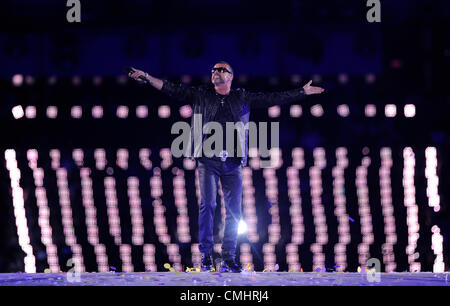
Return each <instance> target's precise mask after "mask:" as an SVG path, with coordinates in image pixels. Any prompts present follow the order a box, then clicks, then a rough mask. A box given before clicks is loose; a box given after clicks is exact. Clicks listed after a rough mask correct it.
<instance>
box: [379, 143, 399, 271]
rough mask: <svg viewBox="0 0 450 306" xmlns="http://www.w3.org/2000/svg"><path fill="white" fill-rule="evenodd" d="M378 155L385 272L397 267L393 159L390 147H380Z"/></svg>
mask: <svg viewBox="0 0 450 306" xmlns="http://www.w3.org/2000/svg"><path fill="white" fill-rule="evenodd" d="M380 157H381V167H380V172H379V174H380V197H381V207H382V211H383V216H384V233H385V234H386V243H384V244H383V245H382V246H381V247H382V251H383V262H384V265H385V270H386V272H394V271H395V269H396V268H397V264H396V263H395V254H394V244H395V243H397V234H396V230H395V217H394V206H393V205H392V188H391V167H392V163H393V161H392V152H391V149H390V148H381V150H380Z"/></svg>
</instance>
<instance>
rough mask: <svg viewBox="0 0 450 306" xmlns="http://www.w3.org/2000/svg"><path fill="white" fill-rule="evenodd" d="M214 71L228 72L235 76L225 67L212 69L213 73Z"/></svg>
mask: <svg viewBox="0 0 450 306" xmlns="http://www.w3.org/2000/svg"><path fill="white" fill-rule="evenodd" d="M214 71H218V72H228V73H229V74H233V73H232V72H231V71H230V70H228V69H227V68H224V67H218V68H213V69H211V73H214Z"/></svg>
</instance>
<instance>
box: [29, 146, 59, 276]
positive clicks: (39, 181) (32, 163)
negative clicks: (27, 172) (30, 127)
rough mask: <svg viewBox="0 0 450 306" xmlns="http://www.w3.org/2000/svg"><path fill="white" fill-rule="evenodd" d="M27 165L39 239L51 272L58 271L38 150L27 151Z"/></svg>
mask: <svg viewBox="0 0 450 306" xmlns="http://www.w3.org/2000/svg"><path fill="white" fill-rule="evenodd" d="M27 158H28V166H29V167H30V169H31V170H32V171H33V178H34V185H35V186H36V189H35V195H36V204H37V206H38V214H39V217H38V224H39V226H40V228H41V241H42V244H43V245H44V246H45V250H46V253H47V261H48V265H49V267H50V271H51V272H52V273H58V272H59V271H60V268H59V262H58V254H57V248H56V246H55V245H54V244H53V238H52V232H53V231H52V227H51V225H50V209H49V207H48V200H47V192H46V190H45V187H44V170H43V169H42V168H38V167H37V160H38V152H37V150H35V149H31V150H28V151H27Z"/></svg>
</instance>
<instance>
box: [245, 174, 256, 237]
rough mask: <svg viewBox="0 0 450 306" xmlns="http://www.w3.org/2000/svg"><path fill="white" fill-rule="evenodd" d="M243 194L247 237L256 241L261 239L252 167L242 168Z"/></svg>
mask: <svg viewBox="0 0 450 306" xmlns="http://www.w3.org/2000/svg"><path fill="white" fill-rule="evenodd" d="M242 194H243V201H242V204H243V206H244V209H243V212H244V217H245V221H246V223H247V238H248V240H249V241H250V242H252V243H256V242H258V240H259V234H258V227H257V223H258V216H257V215H256V207H255V187H254V186H253V178H252V169H250V168H249V167H243V168H242Z"/></svg>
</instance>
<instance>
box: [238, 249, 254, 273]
mask: <svg viewBox="0 0 450 306" xmlns="http://www.w3.org/2000/svg"><path fill="white" fill-rule="evenodd" d="M240 262H241V264H242V267H243V268H244V269H245V270H246V269H247V268H248V267H250V270H252V271H253V270H254V268H255V267H254V265H253V256H252V252H251V248H250V244H248V243H242V244H241V252H240Z"/></svg>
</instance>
